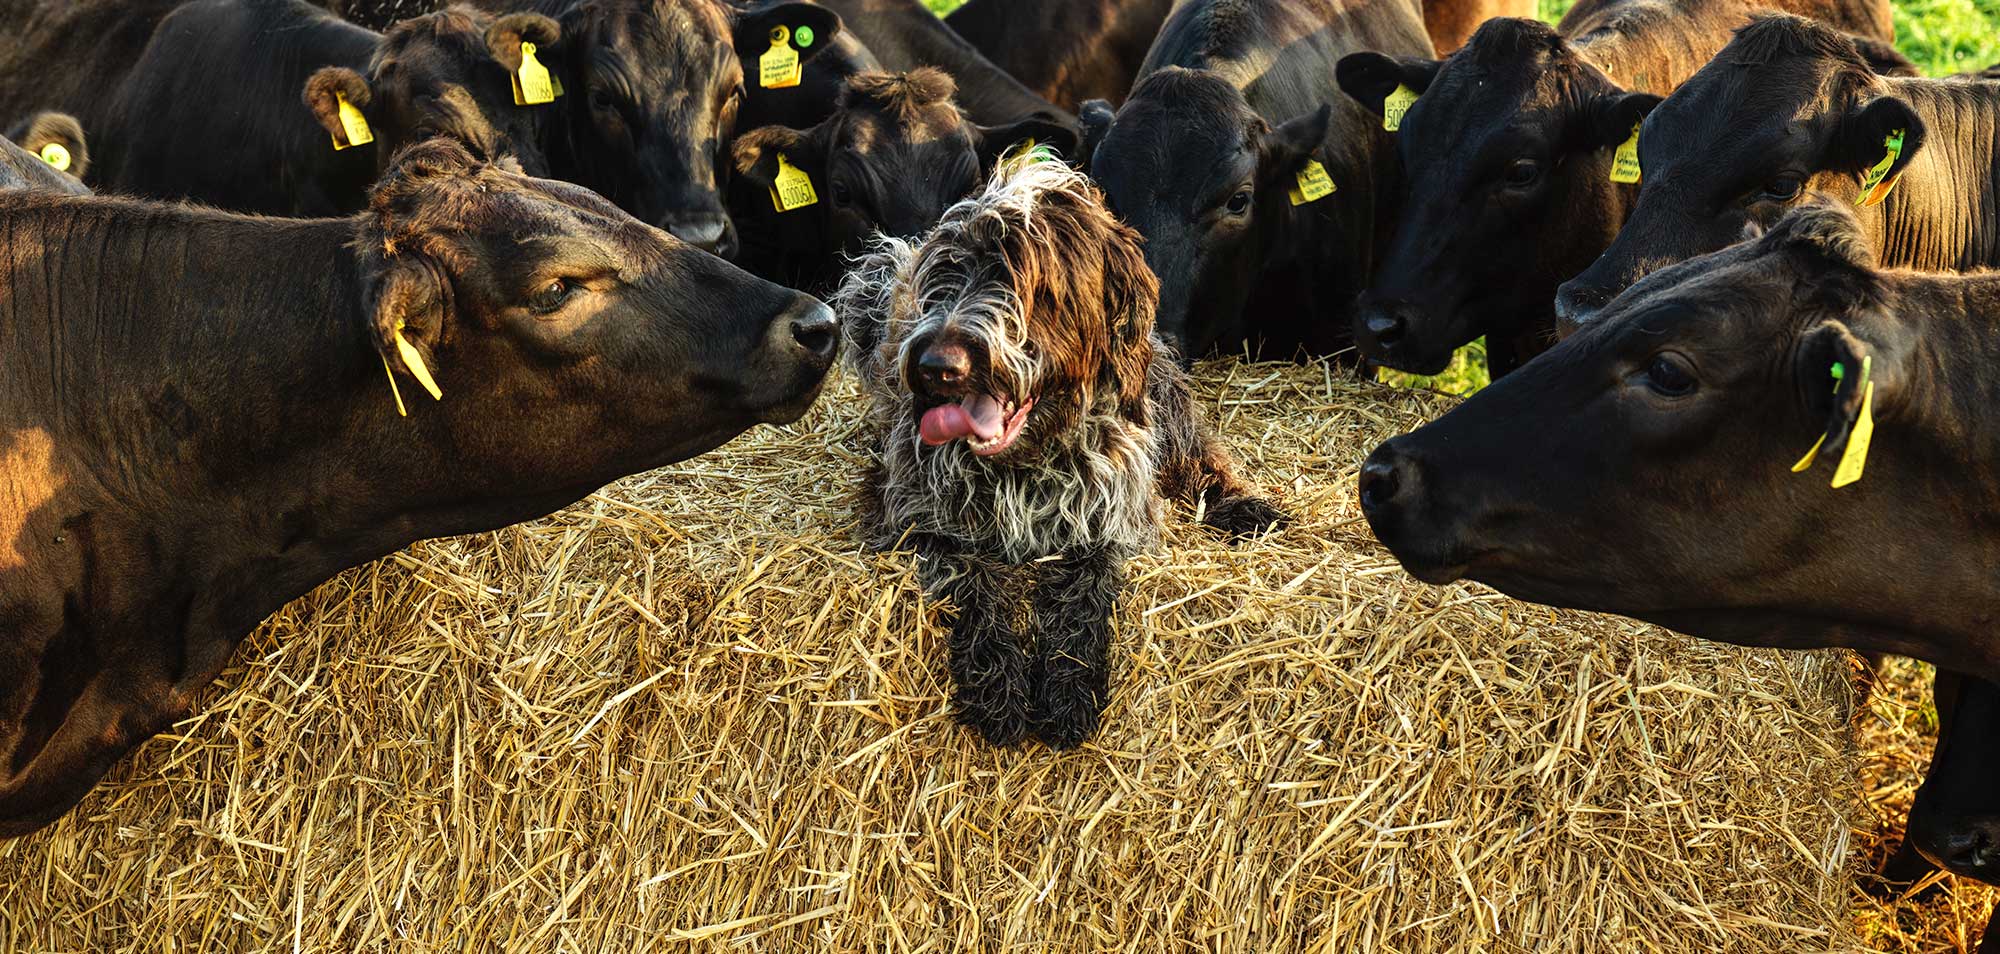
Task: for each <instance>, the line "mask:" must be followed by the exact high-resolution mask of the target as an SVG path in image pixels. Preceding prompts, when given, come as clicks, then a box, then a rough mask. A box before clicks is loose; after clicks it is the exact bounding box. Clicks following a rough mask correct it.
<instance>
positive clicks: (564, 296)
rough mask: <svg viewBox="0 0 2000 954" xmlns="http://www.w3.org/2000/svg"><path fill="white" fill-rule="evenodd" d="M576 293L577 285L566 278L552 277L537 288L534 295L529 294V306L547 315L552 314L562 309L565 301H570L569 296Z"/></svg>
mask: <svg viewBox="0 0 2000 954" xmlns="http://www.w3.org/2000/svg"><path fill="white" fill-rule="evenodd" d="M575 293H576V286H575V285H573V284H571V283H570V282H569V281H567V280H566V279H561V278H557V279H552V280H550V281H548V282H547V283H545V284H543V285H542V287H541V288H538V289H536V290H535V293H534V294H533V295H530V296H528V307H530V308H533V309H534V310H536V311H539V312H541V313H542V314H545V315H546V314H550V313H552V312H554V311H556V310H557V309H560V308H561V307H562V306H563V303H564V302H566V301H569V296H571V295H573V294H575Z"/></svg>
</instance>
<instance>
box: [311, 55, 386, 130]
mask: <svg viewBox="0 0 2000 954" xmlns="http://www.w3.org/2000/svg"><path fill="white" fill-rule="evenodd" d="M337 96H345V97H347V101H348V102H349V103H351V104H353V106H354V108H355V109H358V110H361V112H362V113H363V114H364V115H366V114H367V112H368V103H369V101H370V100H372V99H374V93H372V92H371V91H370V90H369V89H368V81H367V80H365V79H363V78H362V77H361V74H360V73H356V72H355V71H353V70H350V69H348V68H347V67H344V66H327V67H321V68H320V70H319V71H318V72H316V73H314V74H313V75H311V76H309V77H307V78H306V91H305V101H306V108H307V109H310V110H312V112H313V116H314V118H316V119H318V120H319V124H320V126H322V127H324V128H325V129H326V131H327V134H328V135H330V136H333V137H335V138H337V139H340V140H341V141H343V142H344V141H346V139H347V132H346V130H345V127H343V126H342V125H341V124H340V101H339V99H338V98H337Z"/></svg>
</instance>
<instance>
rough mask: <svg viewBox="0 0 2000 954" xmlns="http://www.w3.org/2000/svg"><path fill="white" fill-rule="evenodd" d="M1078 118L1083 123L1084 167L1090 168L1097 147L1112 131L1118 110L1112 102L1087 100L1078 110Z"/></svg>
mask: <svg viewBox="0 0 2000 954" xmlns="http://www.w3.org/2000/svg"><path fill="white" fill-rule="evenodd" d="M1076 118H1077V120H1078V121H1079V122H1081V123H1082V125H1083V145H1082V147H1081V148H1082V152H1083V168H1084V169H1085V171H1088V170H1089V169H1090V161H1091V159H1092V158H1093V157H1095V156H1096V155H1097V147H1098V145H1099V144H1100V143H1102V142H1104V137H1105V136H1106V135H1107V134H1109V133H1110V132H1111V123H1112V121H1113V120H1115V119H1117V118H1118V111H1117V110H1115V109H1112V108H1111V103H1110V102H1108V101H1106V100H1102V99H1091V100H1085V101H1084V103H1083V107H1082V108H1081V109H1079V110H1078V111H1077V114H1076Z"/></svg>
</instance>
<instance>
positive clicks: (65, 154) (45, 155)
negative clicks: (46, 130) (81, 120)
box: [41, 142, 69, 172]
mask: <svg viewBox="0 0 2000 954" xmlns="http://www.w3.org/2000/svg"><path fill="white" fill-rule="evenodd" d="M41 156H42V161H43V162H46V163H48V164H49V165H51V166H54V167H55V170H56V171H57V172H68V171H69V150H68V149H66V148H64V147H63V144H62V143H59V142H52V143H49V144H48V145H46V146H43V147H42V152H41Z"/></svg>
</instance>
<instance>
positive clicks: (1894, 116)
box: [1826, 96, 1925, 182]
mask: <svg viewBox="0 0 2000 954" xmlns="http://www.w3.org/2000/svg"><path fill="white" fill-rule="evenodd" d="M1924 132H1925V130H1924V121H1923V119H1921V118H1919V117H1918V116H1917V111H1916V110H1914V109H1911V108H1910V104H1909V103H1906V102H1903V101H1902V100H1901V99H1899V98H1897V97H1895V96H1877V97H1875V98H1874V99H1871V100H1869V101H1868V102H1865V103H1862V104H1860V105H1857V106H1855V107H1854V108H1852V109H1849V110H1848V111H1847V115H1845V116H1843V117H1841V120H1840V129H1839V130H1837V131H1836V132H1835V133H1834V136H1833V143H1832V144H1831V145H1830V146H1829V147H1828V149H1827V157H1826V167H1827V168H1829V169H1833V170H1836V171H1839V172H1853V173H1867V172H1870V171H1871V170H1873V169H1874V168H1875V166H1876V165H1877V164H1879V163H1880V162H1881V161H1882V160H1883V159H1884V158H1885V157H1887V156H1888V155H1889V150H1890V147H1889V140H1890V139H1891V138H1892V137H1894V136H1895V135H1896V134H1897V133H1901V134H1902V136H1903V140H1902V143H1901V144H1900V146H1899V147H1898V148H1897V151H1896V156H1895V159H1894V161H1892V162H1890V163H1889V168H1888V170H1887V171H1886V172H1885V173H1883V175H1882V179H1881V181H1883V182H1888V181H1891V180H1893V179H1894V178H1895V177H1897V176H1899V175H1902V173H1903V169H1904V167H1906V166H1908V165H1909V164H1910V159H1911V157H1913V156H1915V155H1916V154H1917V150H1919V149H1922V148H1923V147H1924Z"/></svg>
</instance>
